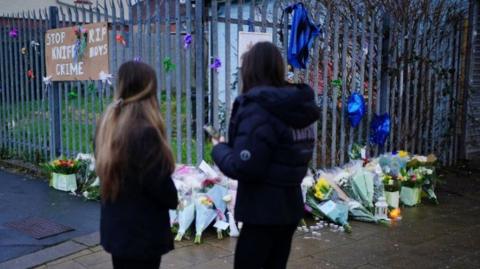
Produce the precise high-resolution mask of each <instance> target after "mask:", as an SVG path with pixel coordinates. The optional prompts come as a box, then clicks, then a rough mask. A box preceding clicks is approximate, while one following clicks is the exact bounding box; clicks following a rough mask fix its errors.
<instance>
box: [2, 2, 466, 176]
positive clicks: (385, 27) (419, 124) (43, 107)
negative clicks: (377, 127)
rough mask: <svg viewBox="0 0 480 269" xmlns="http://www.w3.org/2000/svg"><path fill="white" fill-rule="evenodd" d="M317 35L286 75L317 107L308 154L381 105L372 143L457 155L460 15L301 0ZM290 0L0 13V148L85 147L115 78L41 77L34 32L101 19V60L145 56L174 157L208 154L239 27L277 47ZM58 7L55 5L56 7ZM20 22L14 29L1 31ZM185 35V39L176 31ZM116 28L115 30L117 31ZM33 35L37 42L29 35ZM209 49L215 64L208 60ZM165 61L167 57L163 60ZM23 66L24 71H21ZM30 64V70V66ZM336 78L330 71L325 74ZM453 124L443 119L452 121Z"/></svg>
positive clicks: (339, 154) (232, 79)
mask: <svg viewBox="0 0 480 269" xmlns="http://www.w3.org/2000/svg"><path fill="white" fill-rule="evenodd" d="M193 2H194V3H193ZM303 2H304V3H305V5H306V6H307V8H308V9H309V10H310V13H311V16H312V19H313V20H314V21H315V23H317V24H319V25H320V26H321V29H322V35H321V37H320V38H317V39H316V40H315V43H314V45H313V47H312V49H311V53H310V60H309V63H308V67H307V69H306V70H295V71H294V75H295V76H294V80H295V81H299V82H300V81H303V82H307V83H309V84H310V85H311V86H312V88H314V89H315V90H316V92H317V102H318V104H319V106H320V107H321V110H322V115H321V120H320V121H319V122H318V124H317V128H316V131H317V137H318V139H317V147H316V151H315V155H314V166H316V167H330V166H336V165H341V164H343V163H345V162H346V161H347V160H348V151H349V149H350V148H351V147H352V145H353V144H354V143H360V144H368V143H369V137H370V135H371V134H370V128H369V124H370V122H371V120H372V118H373V115H374V114H380V113H389V114H390V116H391V119H392V127H391V132H390V136H389V138H388V141H387V143H386V145H385V147H384V148H378V147H374V146H370V147H369V153H370V155H375V154H378V153H380V152H382V151H385V150H400V149H405V150H408V151H412V152H415V153H421V154H429V153H435V154H437V155H438V156H440V158H441V160H442V161H443V162H444V163H445V164H452V163H453V162H454V161H455V160H457V159H458V157H459V156H458V149H459V147H460V146H461V145H459V143H458V137H459V136H460V134H459V133H458V132H457V131H455V130H456V129H458V127H459V123H458V121H459V120H462V115H463V114H462V113H463V110H462V109H459V106H458V103H460V102H461V99H462V98H461V96H463V94H464V92H465V90H464V83H463V80H462V79H464V78H463V71H464V70H463V69H464V62H465V57H466V55H465V54H464V52H465V51H464V49H463V44H464V42H465V40H466V38H467V34H468V33H467V32H466V31H465V30H464V21H463V20H458V21H456V22H451V21H450V22H446V21H445V22H443V24H441V25H433V24H429V23H428V22H424V23H423V24H422V26H421V27H407V26H406V25H404V24H401V23H399V22H398V21H395V19H393V18H390V17H388V16H387V15H385V14H383V13H381V11H379V10H366V9H365V10H359V11H358V12H354V13H352V12H351V11H350V13H349V12H348V11H346V10H345V9H342V8H341V7H338V6H336V7H327V6H325V5H322V4H321V1H303ZM288 4H291V3H290V2H288V1H269V0H264V1H248V2H247V1H245V3H244V1H241V0H240V1H231V0H226V1H215V0H214V1H210V3H209V5H208V6H205V4H204V1H198V0H197V1H185V4H181V3H180V2H179V1H137V4H136V5H131V4H130V1H116V2H114V1H112V2H109V3H106V2H105V3H104V4H103V5H102V6H103V8H99V7H95V8H94V7H92V6H88V7H87V6H77V7H74V8H73V7H59V8H58V9H57V8H56V7H51V8H50V9H48V10H47V9H44V10H39V11H32V12H30V11H29V12H23V13H21V14H13V15H8V16H3V17H2V18H0V104H1V106H0V127H1V129H0V148H1V149H2V152H3V154H4V155H13V156H14V157H19V158H23V159H26V160H28V161H32V162H39V161H44V160H47V159H50V158H53V157H55V156H57V155H65V156H73V155H75V154H77V153H80V152H91V151H92V147H91V144H92V139H93V134H94V129H95V123H96V119H97V118H98V117H99V115H100V114H101V112H102V111H103V109H104V108H105V106H106V105H107V104H108V103H109V102H110V101H111V98H112V94H113V91H114V88H113V87H112V86H109V85H108V84H104V83H101V82H100V81H69V82H55V83H53V85H52V86H51V87H46V86H45V85H44V84H43V82H42V77H44V76H45V46H44V34H45V32H46V31H47V29H50V28H54V27H67V26H74V25H79V24H85V23H93V22H101V21H107V22H109V42H110V44H109V45H110V46H109V48H110V67H111V72H112V73H114V72H115V71H116V70H117V68H118V67H119V65H120V64H121V63H123V62H125V61H128V60H132V59H134V58H140V59H141V60H142V61H144V62H146V63H149V64H150V65H152V66H153V67H154V68H155V69H156V71H157V78H158V81H159V89H158V98H159V100H160V102H161V110H162V112H163V113H164V117H165V122H166V124H167V136H168V140H169V141H170V142H171V145H172V150H173V151H174V152H175V155H176V159H177V162H179V163H193V164H196V163H198V162H199V161H201V160H202V159H204V158H207V159H208V158H209V155H210V152H209V147H210V144H209V143H208V141H207V140H206V139H205V137H204V134H203V130H202V127H203V125H204V123H205V122H206V121H209V122H211V123H212V124H213V125H214V126H215V127H217V128H221V129H223V130H226V129H227V128H226V127H227V126H228V118H229V116H230V115H229V113H230V109H231V104H232V101H233V100H234V98H235V96H236V95H237V94H238V93H239V91H238V88H239V81H238V70H237V66H238V63H237V58H238V57H237V56H238V55H237V53H238V52H237V51H238V47H237V44H238V32H239V31H247V30H248V31H257V32H270V33H272V34H273V35H272V36H273V42H274V43H275V44H277V45H278V46H279V47H280V48H281V49H282V53H283V54H284V55H285V56H286V53H287V48H288V36H289V33H290V21H291V17H289V16H288V15H286V14H285V15H284V14H283V10H284V9H285V7H286V6H287V5H288ZM56 10H57V11H58V12H56ZM13 28H15V29H17V30H18V35H17V37H11V36H10V35H9V33H10V31H11V30H12V29H13ZM187 34H189V35H191V36H192V37H193V42H192V44H191V45H190V46H185V45H184V37H185V35H187ZM119 35H120V36H121V37H122V38H123V39H124V40H125V43H126V44H125V45H124V44H122V43H121V42H118V40H117V39H118V38H117V36H119ZM33 42H38V43H39V45H33ZM213 58H219V59H221V61H222V66H221V68H220V69H219V72H215V71H213V70H212V69H210V68H209V66H210V64H211V61H212V59H213ZM166 61H169V62H171V63H173V64H174V65H175V67H174V68H173V69H171V68H165V66H164V65H165V64H166V63H165V62H166ZM29 71H31V72H29ZM31 75H33V76H31ZM332 81H335V82H336V83H332ZM354 91H359V92H360V93H362V94H363V95H364V97H365V100H366V105H367V112H366V114H365V117H364V119H363V120H362V123H361V124H360V126H359V127H357V128H352V127H351V126H350V125H349V123H348V119H347V117H346V112H345V107H346V103H347V99H348V96H349V95H350V94H351V93H352V92H354ZM452 130H453V131H452Z"/></svg>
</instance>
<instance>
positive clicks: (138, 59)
mask: <svg viewBox="0 0 480 269" xmlns="http://www.w3.org/2000/svg"><path fill="white" fill-rule="evenodd" d="M133 61H135V62H141V61H142V57H140V56H135V57H133Z"/></svg>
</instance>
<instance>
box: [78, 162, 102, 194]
mask: <svg viewBox="0 0 480 269" xmlns="http://www.w3.org/2000/svg"><path fill="white" fill-rule="evenodd" d="M75 160H76V161H77V162H78V164H79V169H78V173H77V183H78V185H79V186H78V190H79V193H80V194H81V195H83V197H85V198H86V199H88V200H99V199H100V179H99V178H98V177H97V174H96V173H95V158H94V157H93V155H92V154H83V153H79V154H78V155H77V157H76V158H75Z"/></svg>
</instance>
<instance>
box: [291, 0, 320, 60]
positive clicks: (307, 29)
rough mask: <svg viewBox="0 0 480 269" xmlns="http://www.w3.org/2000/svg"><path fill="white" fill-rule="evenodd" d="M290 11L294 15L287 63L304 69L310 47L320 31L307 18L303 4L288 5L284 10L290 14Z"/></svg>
mask: <svg viewBox="0 0 480 269" xmlns="http://www.w3.org/2000/svg"><path fill="white" fill-rule="evenodd" d="M292 11H294V14H293V20H292V29H291V31H290V42H289V44H288V52H287V59H288V63H289V64H290V65H291V66H293V67H294V68H303V69H305V68H306V66H307V60H308V51H309V49H310V48H311V47H312V45H313V40H314V39H315V37H317V36H318V35H319V34H320V29H319V28H318V27H317V26H316V25H315V24H313V22H312V21H311V20H310V18H309V17H308V12H307V10H306V9H305V6H304V5H303V3H297V4H294V5H290V6H288V7H287V8H286V9H285V12H287V13H292Z"/></svg>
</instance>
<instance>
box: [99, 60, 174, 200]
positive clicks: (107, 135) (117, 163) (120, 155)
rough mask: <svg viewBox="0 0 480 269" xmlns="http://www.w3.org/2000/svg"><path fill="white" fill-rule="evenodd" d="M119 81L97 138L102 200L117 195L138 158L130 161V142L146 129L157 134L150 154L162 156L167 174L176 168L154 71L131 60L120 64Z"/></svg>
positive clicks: (110, 198) (102, 118) (164, 170)
mask: <svg viewBox="0 0 480 269" xmlns="http://www.w3.org/2000/svg"><path fill="white" fill-rule="evenodd" d="M117 81H118V83H117V89H116V92H115V97H114V98H115V100H114V101H113V103H112V104H110V105H109V106H108V107H107V109H106V110H105V112H104V114H103V116H102V117H101V119H100V120H99V122H98V124H97V130H96V137H95V145H96V147H95V157H96V167H95V170H96V173H97V175H98V176H99V177H100V179H101V195H102V200H103V201H107V200H111V201H114V200H115V199H116V198H117V196H118V193H119V192H120V190H121V181H122V179H123V178H124V177H125V175H126V174H127V173H128V172H129V170H128V169H129V168H130V167H132V164H133V162H136V161H138V160H129V149H131V146H130V147H129V145H132V140H133V139H139V137H141V134H138V132H139V131H142V130H145V128H150V127H151V128H153V129H154V130H156V133H157V134H158V138H159V139H158V140H159V141H160V143H159V145H158V147H154V146H153V145H152V147H151V148H149V149H148V150H149V151H155V152H151V154H153V155H154V156H157V157H158V158H160V163H161V167H159V168H160V169H161V170H162V171H163V172H164V174H165V175H167V174H171V173H172V172H173V170H174V168H175V163H174V158H173V154H172V151H171V149H170V147H169V145H168V142H167V141H166V138H165V124H164V122H163V118H162V115H161V113H160V109H159V105H158V101H157V98H156V92H157V79H156V75H155V71H154V70H153V69H152V68H151V67H150V66H149V65H147V64H145V63H142V62H137V61H129V62H126V63H124V64H122V66H120V69H119V71H118V80H117ZM145 154H149V153H148V152H145ZM151 154H150V155H151ZM142 165H145V164H142ZM146 165H148V164H146Z"/></svg>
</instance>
